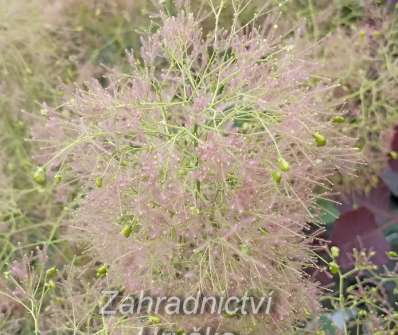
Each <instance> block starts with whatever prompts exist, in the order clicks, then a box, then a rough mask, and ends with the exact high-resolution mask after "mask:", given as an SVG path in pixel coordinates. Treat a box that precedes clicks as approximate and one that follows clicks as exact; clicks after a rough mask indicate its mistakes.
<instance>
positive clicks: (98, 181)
mask: <svg viewBox="0 0 398 335" xmlns="http://www.w3.org/2000/svg"><path fill="white" fill-rule="evenodd" d="M95 186H97V187H98V188H101V187H102V186H103V179H102V177H99V176H98V177H97V178H95Z"/></svg>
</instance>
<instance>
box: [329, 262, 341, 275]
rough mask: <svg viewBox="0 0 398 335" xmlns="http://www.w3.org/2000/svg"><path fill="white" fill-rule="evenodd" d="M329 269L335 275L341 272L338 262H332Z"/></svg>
mask: <svg viewBox="0 0 398 335" xmlns="http://www.w3.org/2000/svg"><path fill="white" fill-rule="evenodd" d="M329 271H330V272H331V273H332V274H334V275H335V274H337V273H339V272H340V266H339V265H338V264H337V263H336V262H330V263H329Z"/></svg>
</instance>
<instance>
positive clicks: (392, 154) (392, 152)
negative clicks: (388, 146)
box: [388, 150, 398, 160]
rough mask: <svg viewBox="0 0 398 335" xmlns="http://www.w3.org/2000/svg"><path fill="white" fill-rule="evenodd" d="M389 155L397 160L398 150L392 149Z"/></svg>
mask: <svg viewBox="0 0 398 335" xmlns="http://www.w3.org/2000/svg"><path fill="white" fill-rule="evenodd" d="M388 156H389V157H390V158H391V159H393V160H397V159H398V152H397V151H394V150H392V151H390V152H389V153H388Z"/></svg>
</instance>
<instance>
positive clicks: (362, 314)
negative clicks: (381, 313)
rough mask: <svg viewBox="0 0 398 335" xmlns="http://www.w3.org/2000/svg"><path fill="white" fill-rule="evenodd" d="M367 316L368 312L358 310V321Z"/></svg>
mask: <svg viewBox="0 0 398 335" xmlns="http://www.w3.org/2000/svg"><path fill="white" fill-rule="evenodd" d="M367 315H368V312H367V311H365V310H364V309H361V310H359V312H358V316H359V318H360V319H364V318H366V317H367Z"/></svg>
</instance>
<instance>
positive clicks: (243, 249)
mask: <svg viewBox="0 0 398 335" xmlns="http://www.w3.org/2000/svg"><path fill="white" fill-rule="evenodd" d="M240 251H241V253H242V254H244V255H247V256H248V255H250V247H249V246H248V245H247V244H241V245H240Z"/></svg>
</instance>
